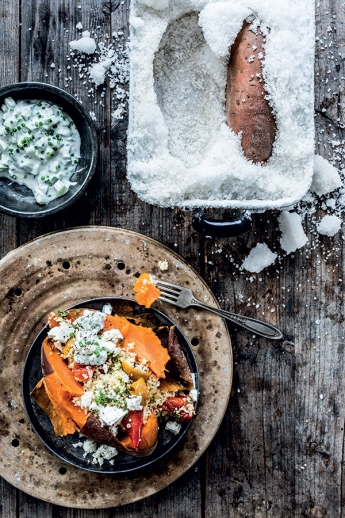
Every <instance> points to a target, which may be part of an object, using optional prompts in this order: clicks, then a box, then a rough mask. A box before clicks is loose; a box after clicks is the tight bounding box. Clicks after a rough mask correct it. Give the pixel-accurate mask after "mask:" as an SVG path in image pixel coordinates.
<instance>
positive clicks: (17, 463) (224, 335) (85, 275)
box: [0, 227, 232, 509]
mask: <svg viewBox="0 0 345 518" xmlns="http://www.w3.org/2000/svg"><path fill="white" fill-rule="evenodd" d="M163 260H166V261H167V262H168V264H169V268H168V270H167V271H166V272H161V271H160V269H159V266H158V261H163ZM143 272H148V273H151V274H153V275H155V276H156V277H158V278H161V279H162V280H166V281H168V282H172V283H174V284H180V285H181V286H188V287H189V288H191V289H192V290H193V292H194V293H195V295H196V296H197V297H198V298H199V299H200V300H202V301H204V302H205V303H207V304H211V305H213V306H218V304H217V301H216V299H215V297H214V295H213V294H212V292H211V291H210V289H209V287H208V286H207V285H206V283H205V282H204V281H203V280H202V279H201V277H199V275H198V274H197V273H196V272H195V270H193V268H192V267H191V266H190V265H189V264H188V263H186V262H185V261H184V260H183V259H182V258H181V257H180V256H178V255H177V254H176V253H174V252H173V251H172V250H170V249H169V248H167V247H165V246H163V245H161V244H160V243H158V242H157V241H154V240H153V239H150V238H147V237H145V236H143V235H141V234H137V233H135V232H130V231H127V230H123V229H117V228H111V227H82V228H73V229H70V230H66V231H64V232H56V233H52V234H47V235H45V236H41V237H39V238H37V239H35V240H33V241H31V242H29V243H27V244H26V245H23V246H21V247H19V248H17V249H16V250H14V251H13V252H10V253H9V254H8V255H7V256H6V257H4V258H3V259H2V260H1V261H0V299H1V304H0V387H1V390H0V458H1V476H2V477H4V478H5V479H6V480H7V481H8V482H10V483H11V484H13V485H14V486H16V487H18V488H19V489H21V490H22V491H25V492H27V493H29V494H30V495H32V496H35V497H36V498H41V499H42V500H46V501H48V502H51V503H54V504H57V505H64V506H66V507H78V508H83V509H97V508H106V507H115V506H118V505H124V504H128V503H130V502H134V501H136V500H140V499H141V498H144V497H147V496H149V495H152V494H154V493H157V491H159V490H161V489H163V488H165V487H166V486H167V485H169V484H170V483H171V482H173V481H174V480H176V479H177V478H179V477H180V476H181V475H182V474H183V473H185V472H186V471H187V470H188V469H189V468H190V467H191V466H193V464H194V463H195V462H196V461H197V460H198V459H199V458H200V456H201V455H202V454H203V453H204V452H205V450H206V448H207V447H208V446H209V444H210V442H211V441H212V439H213V437H214V436H215V434H216V432H217V430H218V428H219V426H220V423H221V421H222V419H223V416H224V413H225V411H226V408H227V405H228V401H229V396H230V390H231V382H232V351H231V343H230V338H229V333H228V330H227V327H226V324H225V322H224V321H223V320H222V319H221V318H220V317H218V316H217V315H214V314H212V313H210V312H206V311H203V310H197V309H193V308H190V309H188V310H183V309H180V308H177V307H176V306H172V305H168V304H164V303H158V302H156V303H155V308H156V309H158V310H159V311H162V312H163V313H164V314H165V315H166V316H167V317H168V318H170V319H171V321H172V322H175V323H176V324H177V326H178V327H179V328H180V330H181V332H182V333H183V334H184V336H185V337H186V339H187V340H188V342H189V343H190V344H191V345H192V348H193V352H194V355H195V358H196V362H197V365H198V369H199V383H200V386H199V390H200V395H199V401H198V409H197V415H196V416H195V418H194V419H193V420H192V423H191V425H190V427H189V429H188V432H187V433H186V434H185V435H184V437H183V438H182V439H181V441H180V442H179V444H178V445H177V446H176V447H175V448H173V450H172V451H171V452H169V453H168V454H167V455H166V456H164V457H163V458H161V459H158V460H157V461H156V462H155V463H153V464H152V465H150V466H147V467H146V468H144V469H141V470H139V471H138V472H137V471H133V472H130V473H125V474H111V475H107V474H104V473H94V472H90V471H86V470H82V469H79V468H77V467H75V466H72V465H68V464H66V463H65V462H64V461H62V460H61V459H60V458H59V457H57V456H56V455H54V454H53V453H52V452H51V451H49V449H48V448H46V447H45V446H44V445H43V444H42V442H41V440H40V439H39V438H38V436H37V435H36V433H35V431H34V430H33V427H32V426H31V423H30V422H29V420H28V417H27V415H26V412H25V408H24V403H23V398H22V390H21V380H22V375H23V369H24V364H25V359H26V357H27V355H28V352H29V349H30V346H31V344H32V343H33V341H34V339H35V337H36V336H37V335H38V333H39V332H40V331H41V330H42V328H43V327H44V326H45V324H46V322H47V316H48V313H49V312H50V311H56V310H57V309H59V308H66V307H70V306H74V305H76V304H78V303H79V302H80V301H83V300H87V299H94V298H100V297H124V298H129V299H131V298H132V297H133V292H132V287H133V281H134V279H135V276H136V275H137V274H138V273H143ZM100 488H101V489H100Z"/></svg>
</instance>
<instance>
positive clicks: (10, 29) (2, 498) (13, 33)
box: [0, 0, 20, 518]
mask: <svg viewBox="0 0 345 518" xmlns="http://www.w3.org/2000/svg"><path fill="white" fill-rule="evenodd" d="M19 22H20V19H19V3H18V2H16V3H15V4H14V5H12V3H11V5H9V2H8V1H7V0H1V1H0V23H1V31H0V86H4V85H6V84H10V83H15V82H17V81H19V77H20V76H19V74H20V71H19V45H18V43H19ZM0 228H1V232H0V258H2V257H4V256H5V255H6V254H7V253H8V252H10V251H11V250H13V248H15V247H16V246H17V235H16V219H15V218H13V217H11V216H6V215H5V214H0ZM16 513H17V490H16V489H15V488H14V487H13V486H11V485H10V484H8V483H7V482H6V481H5V480H3V479H2V478H0V516H1V517H2V518H12V517H14V516H16Z"/></svg>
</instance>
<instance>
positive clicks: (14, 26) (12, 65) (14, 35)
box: [0, 0, 20, 257]
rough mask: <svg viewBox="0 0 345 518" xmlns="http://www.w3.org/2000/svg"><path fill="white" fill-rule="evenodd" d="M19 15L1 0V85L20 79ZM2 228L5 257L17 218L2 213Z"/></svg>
mask: <svg viewBox="0 0 345 518" xmlns="http://www.w3.org/2000/svg"><path fill="white" fill-rule="evenodd" d="M19 17H20V13H19V2H16V3H15V4H12V2H11V1H10V0H1V1H0V25H1V31H0V49H1V52H0V86H5V85H7V84H11V83H16V82H18V81H19V80H20V55H19V52H18V41H19V30H20V27H19ZM14 49H16V51H14ZM0 229H1V231H0V250H1V252H0V254H1V257H3V256H4V255H6V254H7V253H8V252H10V250H13V248H15V247H16V246H17V222H16V219H15V218H12V217H11V216H6V215H5V214H2V213H0Z"/></svg>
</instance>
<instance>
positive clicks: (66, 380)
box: [41, 338, 84, 397]
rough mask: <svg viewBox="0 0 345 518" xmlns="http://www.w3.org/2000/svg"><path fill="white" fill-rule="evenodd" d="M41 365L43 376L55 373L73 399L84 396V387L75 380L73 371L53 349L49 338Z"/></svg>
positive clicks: (45, 343)
mask: <svg viewBox="0 0 345 518" xmlns="http://www.w3.org/2000/svg"><path fill="white" fill-rule="evenodd" d="M41 363H42V373H43V376H48V375H49V374H52V373H53V372H55V374H56V375H57V376H58V378H59V380H60V382H61V385H62V386H64V388H65V390H66V391H67V392H69V393H70V394H71V395H72V396H73V397H77V396H78V397H80V396H82V395H83V394H84V388H83V385H82V384H81V383H79V382H78V381H77V380H75V379H74V376H73V373H72V371H71V370H70V369H69V368H68V366H67V364H66V363H65V362H64V360H63V359H62V358H61V356H60V354H59V353H58V352H57V350H56V349H54V348H52V347H51V345H50V341H49V338H46V339H45V340H44V342H43V344H42V349H41Z"/></svg>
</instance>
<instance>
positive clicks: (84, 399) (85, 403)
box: [80, 391, 93, 408]
mask: <svg viewBox="0 0 345 518" xmlns="http://www.w3.org/2000/svg"><path fill="white" fill-rule="evenodd" d="M92 398H93V392H91V391H88V392H84V394H83V395H82V396H80V406H81V408H89V407H90V405H91V401H92Z"/></svg>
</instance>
